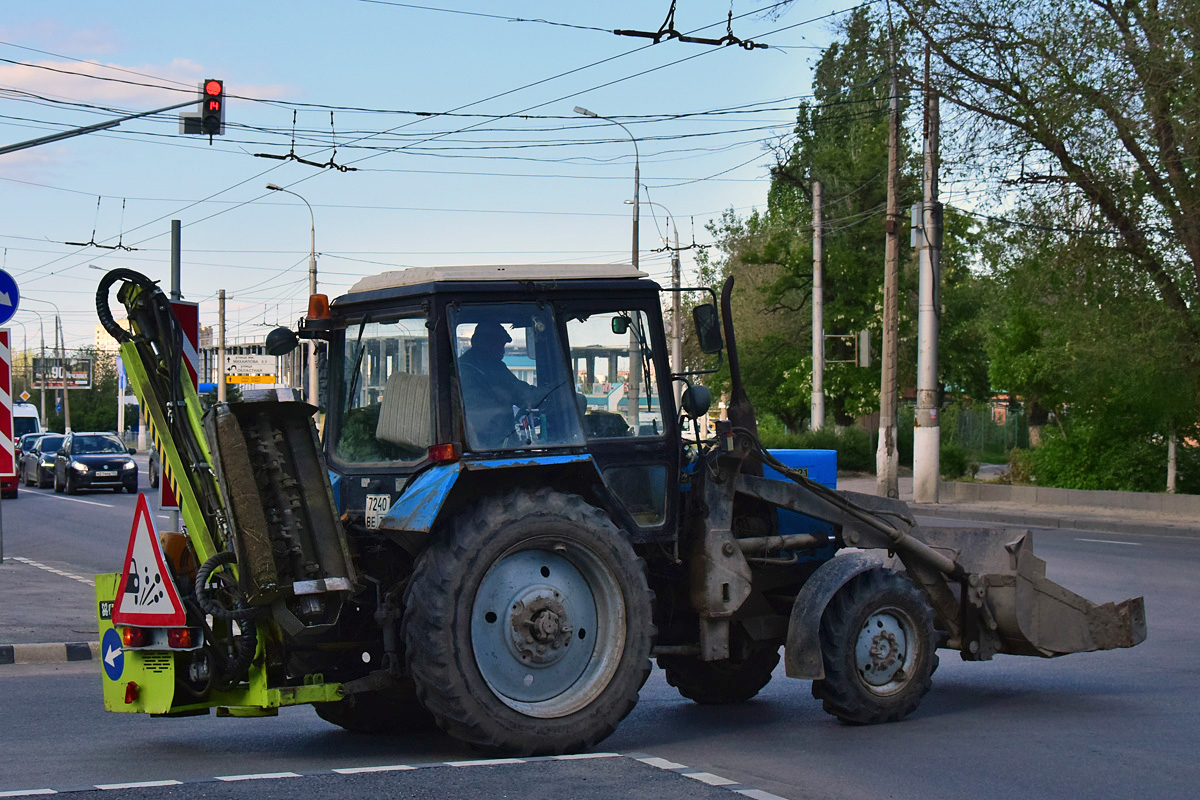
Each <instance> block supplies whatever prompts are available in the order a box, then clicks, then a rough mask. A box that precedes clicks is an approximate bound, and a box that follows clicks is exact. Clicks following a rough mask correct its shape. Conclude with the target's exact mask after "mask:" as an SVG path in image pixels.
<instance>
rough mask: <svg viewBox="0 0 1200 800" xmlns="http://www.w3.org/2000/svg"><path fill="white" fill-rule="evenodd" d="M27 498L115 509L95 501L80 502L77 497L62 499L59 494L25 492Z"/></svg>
mask: <svg viewBox="0 0 1200 800" xmlns="http://www.w3.org/2000/svg"><path fill="white" fill-rule="evenodd" d="M25 496H27V497H49V498H51V499H53V500H70V501H71V502H72V503H86V504H87V505H89V506H103V507H104V508H116V506H114V505H113V504H112V503H97V502H96V501H95V500H80V499H79V498H78V497H63V496H62V495H60V494H57V493H55V494H45V493H43V492H26V493H25Z"/></svg>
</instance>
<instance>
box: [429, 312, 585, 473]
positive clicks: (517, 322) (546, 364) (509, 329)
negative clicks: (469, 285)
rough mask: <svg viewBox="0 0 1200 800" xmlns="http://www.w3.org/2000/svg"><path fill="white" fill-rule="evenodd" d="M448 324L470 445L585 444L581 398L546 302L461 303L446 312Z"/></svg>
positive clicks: (482, 447)
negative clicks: (448, 319)
mask: <svg viewBox="0 0 1200 800" xmlns="http://www.w3.org/2000/svg"><path fill="white" fill-rule="evenodd" d="M450 322H451V335H452V336H453V337H454V339H453V341H454V355H455V362H456V365H457V369H458V380H459V386H460V387H461V395H462V404H463V415H464V418H465V420H466V427H467V440H468V444H469V446H470V448H471V449H473V450H512V449H523V448H538V447H556V446H579V445H582V444H583V443H584V437H583V430H582V427H581V425H580V421H579V413H580V412H579V409H580V402H581V398H580V396H579V395H578V394H577V393H576V390H575V389H576V387H575V381H574V379H573V376H572V370H570V369H569V368H568V366H567V358H566V350H565V348H564V347H563V343H562V338H561V336H560V334H559V329H558V323H557V320H556V319H555V315H554V312H553V310H552V309H551V308H550V307H549V306H539V305H538V304H535V303H495V304H478V305H464V306H462V307H460V308H451V309H450Z"/></svg>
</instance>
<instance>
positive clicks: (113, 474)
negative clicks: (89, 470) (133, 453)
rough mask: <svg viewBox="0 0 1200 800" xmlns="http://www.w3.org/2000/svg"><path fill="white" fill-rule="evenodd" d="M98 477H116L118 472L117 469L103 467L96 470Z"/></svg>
mask: <svg viewBox="0 0 1200 800" xmlns="http://www.w3.org/2000/svg"><path fill="white" fill-rule="evenodd" d="M96 477H97V478H115V477H117V472H116V470H112V469H109V470H103V469H102V470H98V471H97V472H96Z"/></svg>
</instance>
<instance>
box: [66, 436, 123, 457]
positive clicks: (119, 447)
mask: <svg viewBox="0 0 1200 800" xmlns="http://www.w3.org/2000/svg"><path fill="white" fill-rule="evenodd" d="M124 452H125V446H124V445H123V444H121V443H120V442H118V441H117V440H116V439H114V438H113V437H111V436H76V437H75V441H74V442H73V443H72V444H71V453H72V454H73V455H77V456H82V455H91V454H96V455H103V454H108V453H124Z"/></svg>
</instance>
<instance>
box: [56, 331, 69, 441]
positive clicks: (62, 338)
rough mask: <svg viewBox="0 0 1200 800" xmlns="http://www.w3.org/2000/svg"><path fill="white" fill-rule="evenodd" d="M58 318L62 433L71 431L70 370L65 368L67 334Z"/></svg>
mask: <svg viewBox="0 0 1200 800" xmlns="http://www.w3.org/2000/svg"><path fill="white" fill-rule="evenodd" d="M56 319H57V320H58V341H59V346H58V363H59V365H60V366H61V367H62V376H63V393H62V397H63V433H70V432H71V391H70V388H69V384H70V382H71V381H70V379H69V378H70V371H69V370H68V369H67V335H66V333H65V332H64V331H63V326H62V317H61V316H58V317H56Z"/></svg>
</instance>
